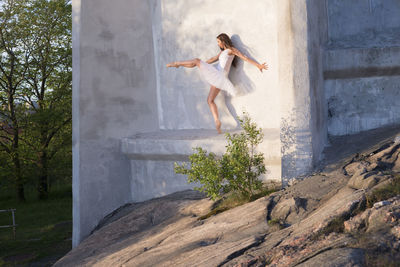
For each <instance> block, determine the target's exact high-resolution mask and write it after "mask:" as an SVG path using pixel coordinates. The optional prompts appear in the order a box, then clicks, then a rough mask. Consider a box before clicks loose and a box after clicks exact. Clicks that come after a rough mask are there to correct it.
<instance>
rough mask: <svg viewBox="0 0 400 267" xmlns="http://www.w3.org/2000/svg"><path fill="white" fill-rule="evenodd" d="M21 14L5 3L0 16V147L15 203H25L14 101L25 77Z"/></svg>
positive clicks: (18, 7)
mask: <svg viewBox="0 0 400 267" xmlns="http://www.w3.org/2000/svg"><path fill="white" fill-rule="evenodd" d="M0 3H1V2H0ZM22 10H23V4H22V3H19V2H16V1H15V2H14V1H5V2H4V3H3V5H2V9H1V12H0V19H1V20H0V56H1V58H0V59H1V61H0V71H1V75H0V130H1V132H0V147H1V151H2V152H5V153H6V154H7V155H8V158H9V163H10V164H11V166H10V168H11V169H12V170H13V171H12V172H11V173H12V174H13V178H14V181H15V185H16V190H17V197H18V200H19V201H25V194H24V181H23V177H22V166H21V156H20V151H19V150H20V130H21V123H20V120H21V116H23V115H24V112H23V109H24V107H23V106H22V105H19V104H20V103H19V101H18V98H19V96H20V95H19V88H20V87H21V84H22V83H23V81H24V77H25V74H26V59H25V58H24V50H23V48H22V47H21V43H20V40H21V37H22V36H23V31H22V29H21V27H20V25H19V23H18V14H19V13H20V12H21V11H22Z"/></svg>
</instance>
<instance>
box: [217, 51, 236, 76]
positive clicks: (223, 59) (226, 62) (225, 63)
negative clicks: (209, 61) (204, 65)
mask: <svg viewBox="0 0 400 267" xmlns="http://www.w3.org/2000/svg"><path fill="white" fill-rule="evenodd" d="M229 51H230V50H229V49H225V50H224V51H222V53H221V54H220V55H219V59H218V69H219V70H224V73H225V75H226V76H227V75H228V74H229V70H230V68H231V64H232V61H233V58H234V57H235V55H229V54H228V53H229Z"/></svg>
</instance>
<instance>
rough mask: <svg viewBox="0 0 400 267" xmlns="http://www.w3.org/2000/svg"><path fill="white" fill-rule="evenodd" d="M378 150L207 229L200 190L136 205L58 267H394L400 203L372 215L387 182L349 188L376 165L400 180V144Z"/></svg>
mask: <svg viewBox="0 0 400 267" xmlns="http://www.w3.org/2000/svg"><path fill="white" fill-rule="evenodd" d="M394 140H397V141H394ZM374 147H375V146H374V144H372V145H371V146H370V147H368V148H367V149H366V150H364V152H365V153H364V152H362V153H360V154H356V155H353V157H352V158H351V160H348V161H347V162H346V163H345V164H341V165H340V166H337V168H336V169H334V170H332V169H329V168H328V169H327V170H325V171H322V172H321V173H319V174H318V175H313V176H310V177H306V178H304V179H303V180H297V181H294V182H293V183H291V185H290V186H289V187H287V188H285V189H282V190H280V191H278V192H275V193H273V194H271V195H270V196H267V197H264V198H260V199H259V200H257V201H254V202H251V203H248V204H245V205H242V206H240V207H237V208H234V209H231V210H229V211H226V212H223V213H220V214H217V215H215V216H212V217H210V218H208V219H205V220H198V218H199V216H201V215H203V214H206V213H207V212H208V211H209V210H210V209H211V207H212V205H213V202H212V201H210V200H208V199H205V198H203V196H202V195H200V194H198V193H196V192H193V191H185V192H181V193H176V194H174V195H170V196H166V197H163V198H159V199H153V200H150V201H147V202H143V203H135V204H132V206H130V205H129V206H126V207H124V208H122V209H121V210H119V211H118V212H116V213H115V214H112V215H111V216H109V217H108V218H106V219H105V220H104V221H103V222H102V223H101V226H99V227H98V229H97V230H96V231H95V232H94V233H93V234H92V235H91V236H89V237H88V238H87V239H86V240H84V241H83V242H82V243H81V244H80V245H79V246H78V247H76V248H74V249H73V250H72V251H70V252H69V253H68V254H67V255H66V256H64V257H63V258H62V259H60V260H59V261H58V262H57V263H56V264H55V265H54V266H190V265H195V266H265V265H268V266H298V265H300V266H320V264H321V262H323V261H324V259H325V260H327V259H329V264H330V265H329V266H343V264H344V263H346V264H347V265H344V266H365V265H367V266H368V265H371V264H376V263H377V262H375V261H377V260H379V261H380V262H381V263H382V262H383V263H385V264H394V263H396V262H398V260H399V258H398V257H399V255H400V253H399V252H400V246H399V242H400V215H399V214H400V213H399V211H400V202H399V201H400V200H399V197H398V196H397V197H394V198H390V199H387V200H386V201H383V202H377V203H375V204H374V207H373V208H370V209H366V210H365V211H363V209H365V208H363V207H365V201H366V196H367V195H369V194H370V193H371V192H372V190H374V188H379V187H381V186H382V184H383V183H384V182H381V183H378V184H376V185H375V186H374V187H372V188H366V189H355V188H351V187H349V186H348V182H349V181H350V180H351V179H352V178H351V177H352V176H354V174H356V173H357V170H359V169H362V168H357V167H355V166H354V164H360V166H365V165H367V164H364V162H368V163H369V165H368V167H370V168H367V169H366V170H365V172H367V173H368V172H371V173H372V172H375V171H376V170H377V169H379V170H381V171H382V172H384V173H382V174H381V175H382V176H384V175H388V174H390V173H391V174H392V176H393V177H392V178H390V179H394V177H395V176H396V175H400V169H398V166H400V165H398V163H400V138H397V139H395V138H394V137H393V136H392V138H391V139H390V140H387V141H386V142H385V143H384V144H383V145H382V146H380V147H379V148H378V149H375V148H374ZM371 149H373V151H372V152H371ZM373 166H375V167H373ZM291 199H293V200H294V201H291ZM287 207H288V208H289V209H286V210H285V208H287ZM278 219H280V221H279V220H278ZM268 221H269V223H268ZM278 221H279V222H278ZM278 223H279V224H280V226H281V227H283V228H284V229H280V228H279V227H275V226H274V225H276V224H278ZM335 224H336V228H332V225H335ZM340 229H342V230H340ZM365 231H366V233H365Z"/></svg>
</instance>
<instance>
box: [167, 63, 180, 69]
mask: <svg viewBox="0 0 400 267" xmlns="http://www.w3.org/2000/svg"><path fill="white" fill-rule="evenodd" d="M171 67H174V68H179V65H178V63H176V62H172V63H168V64H167V68H171Z"/></svg>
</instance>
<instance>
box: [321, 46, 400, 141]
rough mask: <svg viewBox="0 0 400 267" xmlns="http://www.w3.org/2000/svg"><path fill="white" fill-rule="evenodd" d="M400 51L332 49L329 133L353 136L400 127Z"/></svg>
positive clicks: (328, 61) (329, 56) (327, 61)
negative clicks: (398, 125)
mask: <svg viewBox="0 0 400 267" xmlns="http://www.w3.org/2000/svg"><path fill="white" fill-rule="evenodd" d="M399 55H400V48H399V47H383V48H363V49H355V48H353V49H339V50H328V51H326V53H325V63H324V77H325V79H326V80H325V97H326V101H327V108H328V116H327V118H328V133H329V134H331V135H345V134H353V133H357V132H360V131H366V130H370V129H375V128H379V127H382V126H386V125H391V124H400V115H399V114H400V104H399V103H398V102H399V101H396V100H397V99H399V96H400V95H399V94H400V87H399V81H400V56H399Z"/></svg>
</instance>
